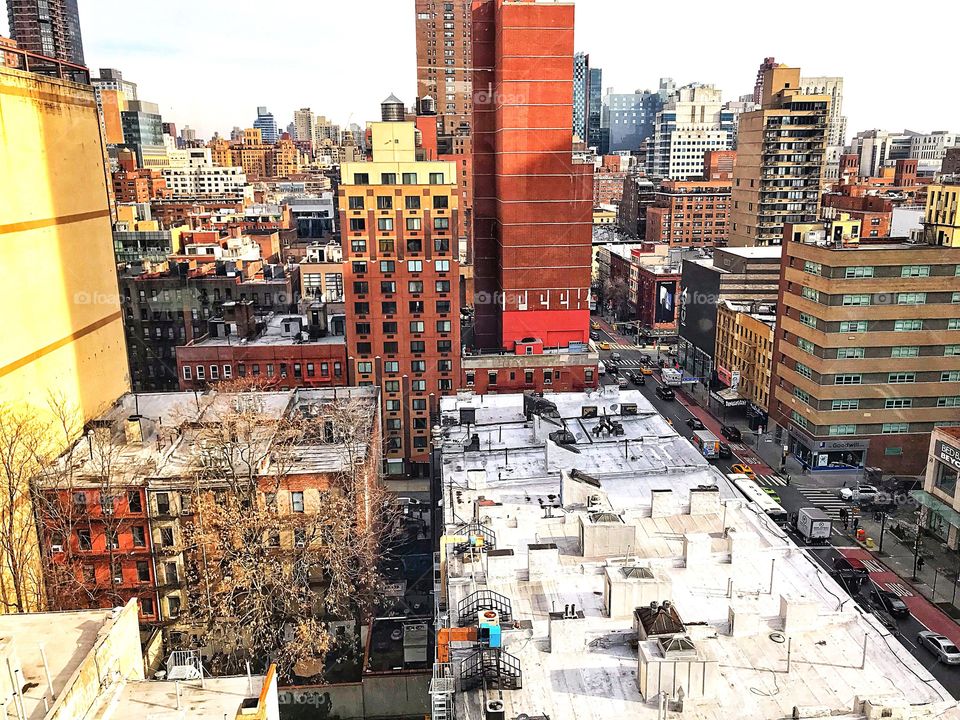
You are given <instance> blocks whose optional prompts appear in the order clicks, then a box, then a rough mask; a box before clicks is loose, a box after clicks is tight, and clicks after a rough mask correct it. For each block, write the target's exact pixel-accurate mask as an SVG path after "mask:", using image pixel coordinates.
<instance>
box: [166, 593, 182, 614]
mask: <svg viewBox="0 0 960 720" xmlns="http://www.w3.org/2000/svg"><path fill="white" fill-rule="evenodd" d="M167 615H168V616H169V617H172V618H175V617H180V596H179V595H169V596H167Z"/></svg>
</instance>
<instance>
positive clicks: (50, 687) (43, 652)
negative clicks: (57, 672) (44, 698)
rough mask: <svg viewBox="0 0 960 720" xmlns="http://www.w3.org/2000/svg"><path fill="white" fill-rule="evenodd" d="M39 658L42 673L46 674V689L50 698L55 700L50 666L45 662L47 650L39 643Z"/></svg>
mask: <svg viewBox="0 0 960 720" xmlns="http://www.w3.org/2000/svg"><path fill="white" fill-rule="evenodd" d="M40 658H41V659H42V660H43V674H44V675H46V676H47V689H48V690H50V699H51V700H56V699H57V696H56V694H55V693H54V692H53V680H51V679H50V666H49V665H48V664H47V651H46V650H45V649H44V647H43V643H40Z"/></svg>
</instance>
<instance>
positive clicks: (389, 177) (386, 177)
mask: <svg viewBox="0 0 960 720" xmlns="http://www.w3.org/2000/svg"><path fill="white" fill-rule="evenodd" d="M380 184H381V185H396V184H397V174H396V173H390V172H385V173H380Z"/></svg>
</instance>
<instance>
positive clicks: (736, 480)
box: [727, 473, 790, 527]
mask: <svg viewBox="0 0 960 720" xmlns="http://www.w3.org/2000/svg"><path fill="white" fill-rule="evenodd" d="M727 480H729V481H730V482H731V483H732V484H733V486H734V487H735V488H737V490H739V491H740V493H741V494H742V495H743V496H744V497H745V498H747V500H749V501H751V502H752V503H754V504H755V505H757V506H758V507H759V508H760V509H761V510H762V511H763V513H764V514H765V515H766V516H767V517H769V518H770V519H771V520H773V521H774V522H775V523H776V524H777V525H779V526H781V527H786V526H787V525H788V524H789V522H790V514H789V513H788V512H787V511H786V510H784V509H783V507H782V506H781V505H780V503H778V502H777V501H776V500H774V499H773V498H772V497H770V496H769V495H767V494H766V493H765V492H764V491H763V489H762V488H761V487H760V486H759V485H757V483H755V482H754V481H753V480H751V479H750V478H748V477H747V476H746V475H741V474H737V473H734V474H732V475H727Z"/></svg>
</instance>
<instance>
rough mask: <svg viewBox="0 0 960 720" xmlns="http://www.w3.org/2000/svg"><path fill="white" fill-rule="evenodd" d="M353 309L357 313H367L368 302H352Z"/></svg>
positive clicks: (368, 308) (368, 310)
mask: <svg viewBox="0 0 960 720" xmlns="http://www.w3.org/2000/svg"><path fill="white" fill-rule="evenodd" d="M353 311H354V312H355V313H356V314H357V315H367V314H368V313H369V312H370V303H368V302H355V303H354V304H353Z"/></svg>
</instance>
